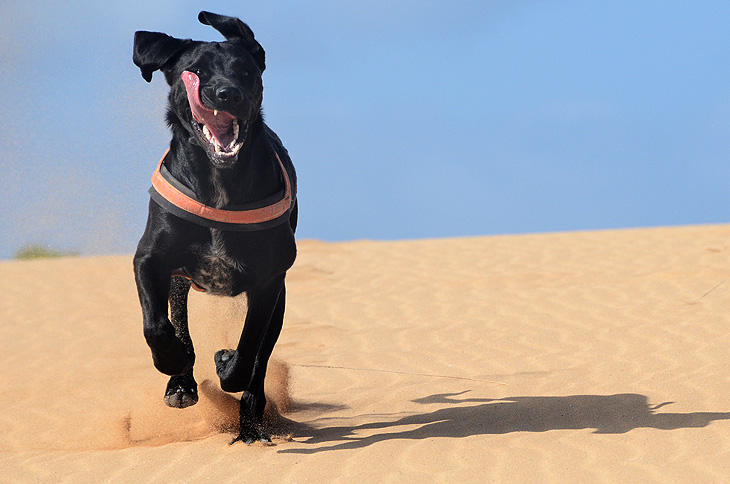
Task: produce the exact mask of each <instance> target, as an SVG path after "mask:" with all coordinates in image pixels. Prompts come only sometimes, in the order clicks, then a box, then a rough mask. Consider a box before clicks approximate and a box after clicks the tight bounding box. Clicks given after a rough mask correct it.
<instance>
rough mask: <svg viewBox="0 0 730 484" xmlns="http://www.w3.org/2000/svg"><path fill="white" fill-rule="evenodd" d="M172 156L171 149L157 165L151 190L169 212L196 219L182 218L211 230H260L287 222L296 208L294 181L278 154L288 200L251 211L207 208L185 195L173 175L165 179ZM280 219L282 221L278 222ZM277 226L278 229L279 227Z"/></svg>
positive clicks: (284, 197) (168, 175)
mask: <svg viewBox="0 0 730 484" xmlns="http://www.w3.org/2000/svg"><path fill="white" fill-rule="evenodd" d="M169 152H170V149H169V148H168V149H167V151H165V154H164V155H162V158H161V159H160V162H159V163H158V164H157V169H156V170H155V172H154V173H153V174H152V188H150V195H152V198H153V199H155V201H156V202H157V203H158V204H159V205H161V206H162V208H165V209H168V211H170V212H173V213H174V214H175V215H182V214H180V212H179V211H180V210H181V211H183V212H184V213H186V214H190V215H192V217H186V216H184V215H182V218H185V219H186V220H188V221H192V222H194V223H197V224H199V225H204V226H208V227H214V228H222V229H224V230H226V229H228V230H238V231H248V230H260V229H263V228H268V227H269V226H271V225H267V224H268V223H269V222H274V221H276V222H279V223H280V222H283V221H284V220H285V219H286V218H285V217H283V216H284V215H286V214H288V212H289V210H290V209H291V206H292V194H291V181H290V180H289V174H288V173H287V171H286V168H284V164H283V163H282V162H281V158H279V155H278V153H275V154H276V161H278V162H279V168H281V172H282V175H283V177H284V196H283V197H282V198H281V200H279V201H277V202H275V203H272V204H270V205H265V206H263V207H259V208H253V209H249V210H224V209H220V208H214V207H210V206H208V205H205V204H203V203H201V202H199V201H197V200H195V199H194V198H192V197H191V196H190V195H191V194H186V193H183V191H182V187H181V186H180V184H179V183H176V185H178V186H175V185H173V183H171V181H170V180H172V181H173V182H176V180H175V179H174V178H172V175H170V174H169V172H167V173H166V174H165V176H163V174H162V170H163V162H164V161H165V158H166V157H167V154H168V153H169ZM165 171H167V170H165ZM168 178H169V179H170V180H168ZM160 198H161V199H162V200H160ZM165 201H166V202H167V203H165ZM168 204H169V205H168ZM170 205H171V206H172V207H176V208H177V209H178V210H169V209H170V208H171V207H170ZM280 218H281V219H282V220H277V219H280ZM211 222H213V223H211ZM261 224H263V225H261ZM274 225H278V223H276V224H274Z"/></svg>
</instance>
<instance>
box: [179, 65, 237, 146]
mask: <svg viewBox="0 0 730 484" xmlns="http://www.w3.org/2000/svg"><path fill="white" fill-rule="evenodd" d="M180 78H181V79H182V81H183V83H185V89H186V91H187V93H188V102H189V103H190V109H191V110H192V112H193V118H195V121H197V122H198V123H203V124H204V125H206V126H208V129H209V130H210V132H211V133H212V134H213V136H215V138H216V139H217V140H218V142H219V143H220V144H221V145H222V146H228V144H229V143H230V142H231V141H232V140H233V133H232V129H231V127H232V125H233V121H235V119H236V118H235V116H232V115H231V114H228V113H227V112H225V111H218V114H217V115H215V114H214V111H213V110H212V109H208V108H207V107H205V106H204V105H203V102H202V101H201V100H200V78H199V77H198V76H197V75H196V74H195V73H193V72H190V71H184V72H183V73H182V75H181V76H180Z"/></svg>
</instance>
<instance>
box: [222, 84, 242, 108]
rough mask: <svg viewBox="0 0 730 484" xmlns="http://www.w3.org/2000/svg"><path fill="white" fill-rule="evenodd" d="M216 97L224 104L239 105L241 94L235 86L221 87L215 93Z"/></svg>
mask: <svg viewBox="0 0 730 484" xmlns="http://www.w3.org/2000/svg"><path fill="white" fill-rule="evenodd" d="M215 95H216V97H217V98H218V99H219V100H221V101H223V102H224V103H232V104H240V103H241V101H243V92H242V91H241V90H240V89H239V88H237V87H235V86H221V87H219V88H218V89H216V91H215Z"/></svg>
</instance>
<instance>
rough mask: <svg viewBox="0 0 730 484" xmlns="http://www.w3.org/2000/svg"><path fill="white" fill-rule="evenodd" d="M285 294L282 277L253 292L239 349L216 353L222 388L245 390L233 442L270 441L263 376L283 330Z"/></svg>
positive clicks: (233, 390) (236, 390)
mask: <svg viewBox="0 0 730 484" xmlns="http://www.w3.org/2000/svg"><path fill="white" fill-rule="evenodd" d="M285 297H286V296H285V289H284V280H283V277H282V278H281V279H279V280H277V282H276V283H274V284H272V285H271V286H269V287H268V288H266V290H258V291H255V292H252V293H250V294H249V309H248V313H247V314H246V323H245V324H244V328H243V333H242V334H241V340H240V341H239V344H238V348H237V349H236V350H221V351H219V352H217V353H216V355H215V361H216V370H217V372H218V376H219V377H220V379H221V388H223V390H225V391H228V392H239V391H244V393H243V396H242V397H241V409H240V422H241V429H240V432H239V435H238V437H237V438H236V439H235V440H234V441H233V442H237V441H239V440H240V441H243V442H246V443H247V444H250V443H253V442H256V441H262V442H270V441H271V438H270V437H269V436H268V435H267V434H266V432H265V431H264V429H263V427H262V423H263V414H264V408H265V407H266V397H265V395H264V378H265V376H266V367H267V365H268V361H269V357H270V356H271V352H272V351H273V349H274V344H275V343H276V340H277V339H278V338H279V333H280V332H281V327H282V322H283V319H284V304H285Z"/></svg>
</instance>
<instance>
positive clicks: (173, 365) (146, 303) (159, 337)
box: [134, 252, 195, 376]
mask: <svg viewBox="0 0 730 484" xmlns="http://www.w3.org/2000/svg"><path fill="white" fill-rule="evenodd" d="M170 274H171V271H170V270H169V269H165V266H164V264H163V263H162V261H161V259H160V258H158V257H155V256H154V255H150V254H145V253H140V252H138V253H137V255H135V257H134V276H135V279H136V281H137V292H138V294H139V301H140V304H141V305H142V317H143V326H144V337H145V339H146V340H147V345H148V346H149V347H150V349H151V350H152V361H153V362H154V364H155V368H157V369H158V370H159V371H160V372H161V373H164V374H166V375H171V376H176V375H182V374H184V373H187V372H188V371H189V370H190V369H192V367H193V364H194V363H195V353H194V352H193V348H192V345H186V344H185V343H184V342H183V341H181V340H180V338H179V337H178V336H177V335H176V334H175V328H174V327H173V325H172V324H171V323H170V319H169V318H168V316H167V300H168V297H169V294H170Z"/></svg>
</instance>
